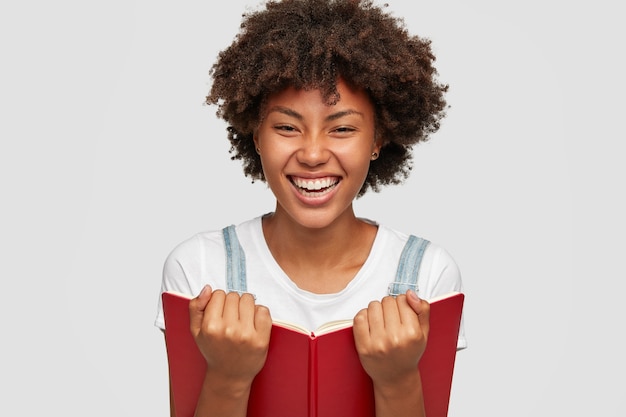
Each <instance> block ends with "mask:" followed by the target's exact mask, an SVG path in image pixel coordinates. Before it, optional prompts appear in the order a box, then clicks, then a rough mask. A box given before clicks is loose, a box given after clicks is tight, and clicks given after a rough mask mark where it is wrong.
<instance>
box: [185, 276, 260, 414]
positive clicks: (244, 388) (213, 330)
mask: <svg viewBox="0 0 626 417" xmlns="http://www.w3.org/2000/svg"><path fill="white" fill-rule="evenodd" d="M189 314H190V321H191V332H192V335H193V336H194V339H195V341H196V344H197V345H198V348H199V349H200V352H202V355H203V356H204V358H205V360H206V362H207V372H206V375H205V379H204V383H203V386H202V390H201V392H200V398H199V399H198V404H197V406H196V414H195V416H196V417H205V416H229V417H236V416H241V417H245V415H246V413H247V408H248V397H249V395H250V387H251V385H252V381H253V379H254V377H255V376H256V374H257V373H258V372H259V371H260V370H261V368H262V367H263V365H264V363H265V358H266V356H267V348H268V345H269V338H270V331H271V326H272V321H271V317H270V314H269V311H268V309H267V308H265V307H263V306H258V305H255V303H254V298H253V297H252V296H251V295H250V294H244V295H242V296H241V297H240V296H239V294H237V293H229V294H226V293H224V291H221V290H219V291H215V292H212V290H211V288H210V287H208V286H207V287H205V288H204V289H203V290H202V292H201V293H200V295H199V296H198V297H196V298H194V299H193V300H192V301H191V302H190V303H189Z"/></svg>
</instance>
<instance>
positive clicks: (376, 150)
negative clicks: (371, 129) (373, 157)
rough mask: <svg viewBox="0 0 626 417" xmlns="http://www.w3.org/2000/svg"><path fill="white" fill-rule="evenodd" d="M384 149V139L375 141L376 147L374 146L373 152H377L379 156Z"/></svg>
mask: <svg viewBox="0 0 626 417" xmlns="http://www.w3.org/2000/svg"><path fill="white" fill-rule="evenodd" d="M382 147H383V139H382V138H376V139H374V145H373V146H372V152H376V153H377V154H378V155H380V149H381V148H382Z"/></svg>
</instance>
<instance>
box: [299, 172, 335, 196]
mask: <svg viewBox="0 0 626 417" xmlns="http://www.w3.org/2000/svg"><path fill="white" fill-rule="evenodd" d="M290 180H291V183H292V184H293V185H294V186H295V187H296V189H297V190H298V191H299V192H300V193H301V194H302V195H304V196H306V197H320V196H323V195H325V194H327V193H329V192H330V191H331V190H332V189H333V188H335V186H337V184H339V181H340V178H339V177H322V178H301V177H294V176H292V177H290Z"/></svg>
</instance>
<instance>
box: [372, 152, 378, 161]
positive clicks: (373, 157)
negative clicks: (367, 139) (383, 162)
mask: <svg viewBox="0 0 626 417" xmlns="http://www.w3.org/2000/svg"><path fill="white" fill-rule="evenodd" d="M371 159H372V161H375V160H377V159H378V152H372V158H371Z"/></svg>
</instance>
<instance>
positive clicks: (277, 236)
mask: <svg viewBox="0 0 626 417" xmlns="http://www.w3.org/2000/svg"><path fill="white" fill-rule="evenodd" d="M376 231H377V228H376V226H374V225H371V224H369V223H366V222H364V221H362V220H359V219H357V218H356V217H355V215H354V212H353V211H352V209H351V208H350V209H349V210H347V211H346V213H344V214H343V215H342V216H340V217H339V218H337V219H335V221H334V222H333V223H331V224H329V225H327V226H325V227H321V228H307V227H304V226H302V225H301V224H298V223H296V222H295V221H293V219H291V218H290V217H289V216H286V215H285V213H281V212H280V211H279V210H277V212H276V213H274V214H272V215H269V216H266V217H265V218H264V219H263V233H264V236H265V240H266V242H267V245H268V247H269V249H270V251H271V253H272V255H273V257H274V259H275V260H276V262H278V264H279V265H280V266H281V268H282V269H283V270H284V271H285V273H287V275H288V276H289V277H290V278H291V279H292V280H293V281H294V282H295V283H296V284H297V285H298V286H299V287H301V288H303V289H309V290H312V291H314V292H336V290H338V289H339V290H340V289H341V288H343V287H344V286H345V285H347V282H349V280H350V279H351V278H352V277H353V276H354V274H356V272H358V270H359V269H360V268H361V266H362V265H363V263H364V262H365V260H366V259H367V256H368V255H369V252H370V249H371V245H372V243H373V241H374V238H375V236H376ZM339 277H341V278H339Z"/></svg>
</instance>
